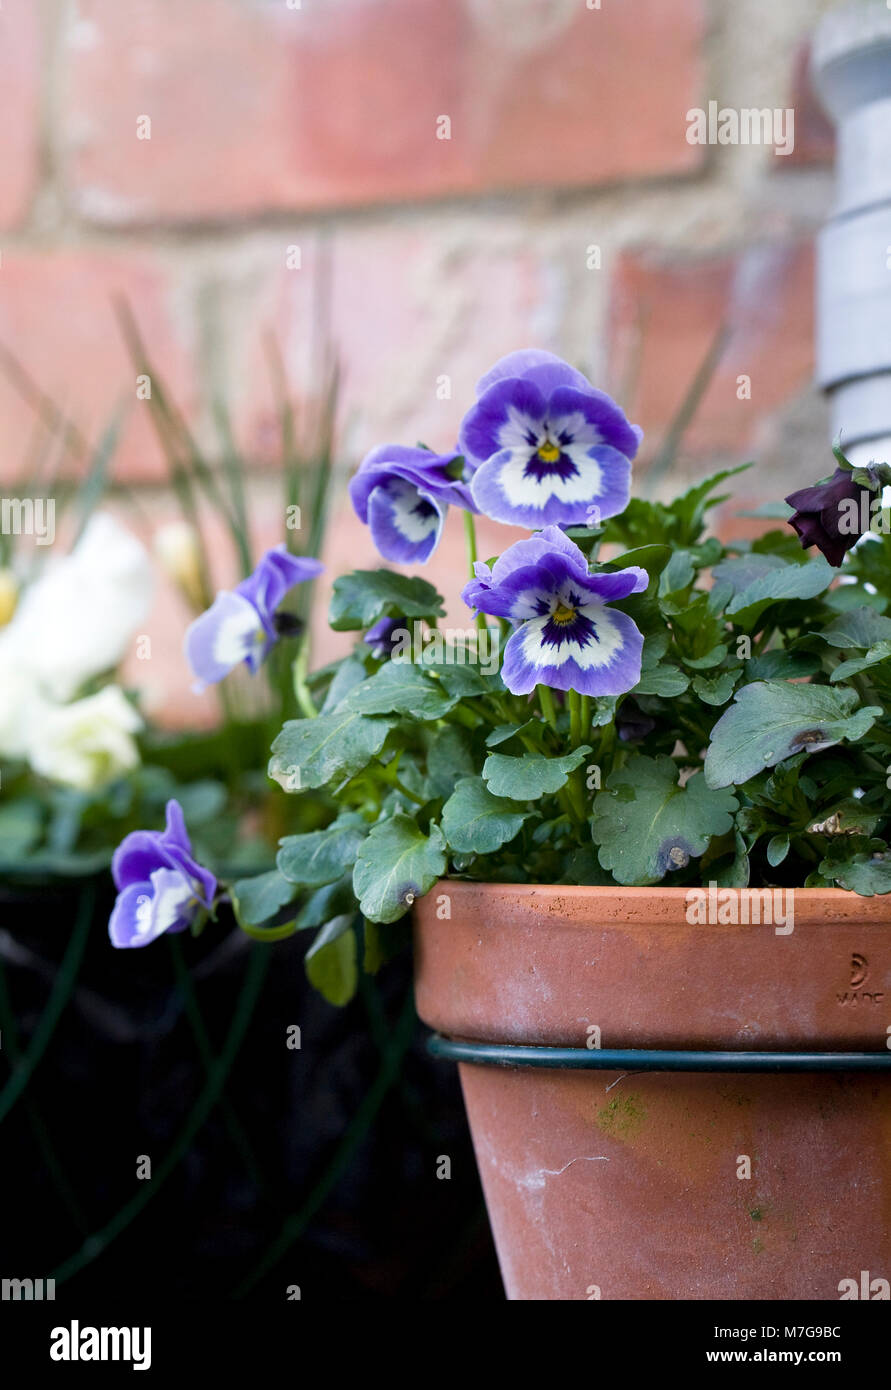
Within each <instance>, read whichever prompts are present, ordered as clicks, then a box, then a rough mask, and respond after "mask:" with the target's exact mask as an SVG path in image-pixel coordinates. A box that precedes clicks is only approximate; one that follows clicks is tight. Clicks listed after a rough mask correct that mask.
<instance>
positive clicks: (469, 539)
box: [464, 512, 486, 632]
mask: <svg viewBox="0 0 891 1390" xmlns="http://www.w3.org/2000/svg"><path fill="white" fill-rule="evenodd" d="M464 539H465V541H466V543H467V573H468V575H469V576H470V578H471V579H473V578H475V575H474V572H473V567H474V565H475V564H476V559H477V552H476V522H475V521H474V519H473V512H465V513H464ZM475 621H476V625H477V627H478V628H479V630H480V632H485V630H486V616H485V614H484V613H477V615H476V619H475Z"/></svg>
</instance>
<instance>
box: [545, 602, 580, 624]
mask: <svg viewBox="0 0 891 1390" xmlns="http://www.w3.org/2000/svg"><path fill="white" fill-rule="evenodd" d="M551 617H552V618H553V620H554V622H555V623H559V624H560V626H561V627H565V626H566V624H567V623H571V622H572V620H573V618H574V617H575V609H574V608H568V607H567V606H566V604H565V603H558V604H557V607H556V608H555V609H554V611H553V613H552V614H551Z"/></svg>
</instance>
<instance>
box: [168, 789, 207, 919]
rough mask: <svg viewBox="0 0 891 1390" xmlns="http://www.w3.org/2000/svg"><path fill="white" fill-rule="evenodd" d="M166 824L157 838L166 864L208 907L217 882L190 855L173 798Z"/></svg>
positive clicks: (178, 806)
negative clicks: (177, 871)
mask: <svg viewBox="0 0 891 1390" xmlns="http://www.w3.org/2000/svg"><path fill="white" fill-rule="evenodd" d="M166 817H167V824H166V826H165V829H164V833H163V835H161V836H160V837H159V842H160V845H161V848H162V849H163V850H164V851H165V852H166V856H167V857H168V862H170V863H171V864H172V866H173V867H176V868H179V869H181V870H182V872H183V873H184V874H185V876H186V878H188V880H189V882H190V883H192V884H193V885H194V886H195V889H196V891H197V892H198V893H199V896H200V898H201V901H202V903H203V904H204V906H205V907H210V906H211V903H212V902H213V898H214V894H215V893H216V891H217V881H216V878H215V877H214V875H213V874H212V873H211V872H210V870H209V869H205V868H202V866H201V865H200V864H199V863H198V861H197V860H196V859H195V858H194V857H193V855H192V842H191V840H190V839H189V832H188V831H187V829H186V821H185V816H184V815H183V808H182V807H181V806H180V804H179V802H178V801H175V800H174V799H173V798H171V799H170V801H168V803H167V811H166Z"/></svg>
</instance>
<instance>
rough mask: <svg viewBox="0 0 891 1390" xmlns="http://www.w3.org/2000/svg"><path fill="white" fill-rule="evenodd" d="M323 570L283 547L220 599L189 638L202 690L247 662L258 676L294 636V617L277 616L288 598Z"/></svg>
mask: <svg viewBox="0 0 891 1390" xmlns="http://www.w3.org/2000/svg"><path fill="white" fill-rule="evenodd" d="M323 568H324V566H322V565H321V564H320V563H319V561H318V560H312V559H310V558H309V557H307V556H304V555H291V554H290V553H289V551H288V550H287V548H286V547H285V546H284V545H279V546H276V547H275V549H274V550H268V551H267V552H266V554H265V555H264V556H263V558H262V560H261V561H260V563H259V565H258V566H257V568H256V569H255V570H254V572H253V574H251V575H249V576H248V578H247V579H243V580H242V582H241V583H240V584H239V585H237V586H236V588H235V589H234V590H232V591H231V592H230V591H228V590H223V591H222V592H221V593H219V594H217V596H216V598H215V599H214V601H213V603H212V604H211V606H210V608H208V609H207V611H206V612H205V613H202V614H201V615H200V617H198V618H196V619H195V621H194V622H193V623H192V625H191V627H190V628H189V630H188V631H187V633H186V638H185V649H186V659H187V660H188V663H189V665H190V667H191V668H192V671H193V672H194V674H195V676H196V677H197V678H198V681H199V687H198V688H199V689H202V688H203V687H204V686H206V685H215V684H216V683H217V682H218V681H221V680H222V679H223V677H224V676H227V675H228V674H229V672H230V671H233V670H234V669H235V667H236V666H238V665H240V664H241V662H244V663H245V665H246V666H247V667H248V669H249V670H250V672H251V673H252V674H253V673H254V672H255V671H257V670H258V669H259V668H260V666H261V665H262V664H263V662H264V661H265V660H266V657H267V656H268V655H269V652H270V650H271V648H272V647H273V646H274V645H275V643H276V642H277V641H278V640H279V639H280V638H281V637H284V636H288V635H291V634H292V633H293V631H294V622H293V618H292V617H291V615H290V614H287V613H278V612H277V610H278V606H279V604H280V603H281V601H282V599H283V598H284V597H285V595H286V594H287V593H288V592H289V591H290V590H291V589H293V588H294V585H295V584H302V583H304V582H305V581H306V580H307V579H315V577H316V576H317V575H319V574H321V572H322V569H323Z"/></svg>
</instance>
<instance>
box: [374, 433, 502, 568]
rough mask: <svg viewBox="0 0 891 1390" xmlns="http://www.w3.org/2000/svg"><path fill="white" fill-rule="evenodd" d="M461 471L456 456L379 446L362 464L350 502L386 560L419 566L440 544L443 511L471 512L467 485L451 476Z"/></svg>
mask: <svg viewBox="0 0 891 1390" xmlns="http://www.w3.org/2000/svg"><path fill="white" fill-rule="evenodd" d="M462 471H463V464H462V461H461V456H460V454H458V453H457V452H455V453H451V454H434V453H432V452H431V451H430V450H429V449H421V448H415V449H411V448H407V447H405V446H404V445H401V444H384V445H381V447H380V448H379V449H373V450H372V451H371V453H370V454H368V455H367V456H366V457H365V458H364V459H363V460H362V462H361V464H360V465H359V469H358V471H357V473H356V474H355V475H354V477H353V478H352V480H351V482H350V500H351V501H352V504H353V507H354V508H355V511H356V515H357V516H358V517H359V519H360V520H361V521H364V522H365V523H366V525H367V526H369V527H370V529H371V535H372V538H373V540H374V543H375V545H376V547H377V549H378V551H379V552H380V554H381V555H382V556H383V558H384V559H385V560H391V561H392V562H393V563H394V564H397V565H409V564H415V563H419V564H423V563H424V562H425V561H427V560H429V559H430V556H431V555H432V554H433V552H434V550H435V549H436V547H437V545H438V544H439V540H440V536H441V535H442V527H443V522H444V521H445V517H446V512H447V511H448V508H449V507H450V506H455V507H462V508H463V509H464V510H465V511H475V510H476V508H475V506H474V504H473V499H472V497H471V495H470V490H469V488H468V486H467V483H466V482H464V481H463V480H462V478H461V477H460V476H456V475H458V474H460V473H461V472H462Z"/></svg>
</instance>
